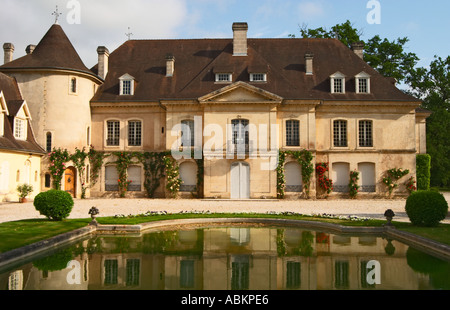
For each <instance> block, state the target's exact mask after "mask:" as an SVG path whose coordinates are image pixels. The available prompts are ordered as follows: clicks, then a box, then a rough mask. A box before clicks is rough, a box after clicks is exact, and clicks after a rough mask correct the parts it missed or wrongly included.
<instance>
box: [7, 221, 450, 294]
mask: <svg viewBox="0 0 450 310" xmlns="http://www.w3.org/2000/svg"><path fill="white" fill-rule="evenodd" d="M0 289H1V290H21V289H22V290H55V289H56V290H61V289H62V290H348V289H350V290H376V289H379V290H436V289H450V262H448V261H444V260H441V259H438V258H435V257H433V256H430V255H427V254H425V253H423V252H421V251H418V250H416V249H414V248H412V247H410V246H408V245H406V244H403V243H401V242H398V241H396V240H388V239H386V238H384V237H380V236H374V235H336V234H331V233H327V232H321V231H313V230H305V229H299V228H279V227H247V226H240V227H229V226H223V227H215V228H195V229H189V228H183V229H182V230H178V231H157V232H148V233H145V234H141V235H136V236H134V235H121V236H117V235H116V236H113V235H94V236H92V237H90V238H88V239H84V240H81V241H79V242H77V243H74V244H72V245H70V246H66V247H64V248H62V249H60V250H58V251H55V252H53V253H48V254H46V255H43V256H41V257H38V258H35V259H33V260H32V261H29V262H23V265H22V266H15V267H13V269H11V270H3V271H0Z"/></svg>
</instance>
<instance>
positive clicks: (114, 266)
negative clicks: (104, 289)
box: [104, 259, 119, 285]
mask: <svg viewBox="0 0 450 310" xmlns="http://www.w3.org/2000/svg"><path fill="white" fill-rule="evenodd" d="M104 268H105V269H104V271H105V281H104V284H105V285H115V284H117V283H118V278H119V263H118V261H117V259H107V260H105V265H104Z"/></svg>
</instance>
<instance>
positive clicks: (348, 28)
mask: <svg viewBox="0 0 450 310" xmlns="http://www.w3.org/2000/svg"><path fill="white" fill-rule="evenodd" d="M300 34H301V36H302V37H303V38H325V39H332V38H334V39H338V40H340V41H341V42H342V43H343V44H345V45H346V46H348V47H349V48H351V47H352V44H353V43H359V42H364V44H365V53H364V60H365V61H366V62H367V63H368V64H369V65H370V66H371V67H372V68H374V69H375V70H377V71H378V72H379V73H380V74H382V75H384V76H386V77H393V78H395V79H396V80H397V81H398V82H403V81H404V80H405V79H407V78H408V77H409V73H410V72H411V71H412V69H413V68H414V67H415V66H416V65H417V63H418V61H419V58H418V57H417V55H416V54H414V53H411V52H406V51H405V48H406V43H408V42H409V39H408V38H406V37H405V38H398V39H397V40H394V41H389V40H388V39H381V37H380V36H379V35H376V36H374V37H373V38H371V39H369V40H367V41H364V40H362V39H361V37H362V35H363V32H362V31H361V30H358V29H356V28H355V27H354V26H353V24H352V23H351V22H350V21H348V20H347V21H346V22H345V23H342V24H337V25H335V26H333V27H331V29H325V28H322V27H320V28H316V29H308V27H307V25H303V26H301V27H300ZM290 37H291V38H294V37H295V35H290Z"/></svg>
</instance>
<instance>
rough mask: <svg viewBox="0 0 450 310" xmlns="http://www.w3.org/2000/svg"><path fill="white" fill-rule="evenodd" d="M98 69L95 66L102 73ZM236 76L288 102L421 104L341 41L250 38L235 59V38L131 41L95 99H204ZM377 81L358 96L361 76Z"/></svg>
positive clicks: (113, 57)
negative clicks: (256, 77)
mask: <svg viewBox="0 0 450 310" xmlns="http://www.w3.org/2000/svg"><path fill="white" fill-rule="evenodd" d="M168 54H170V55H173V56H174V58H175V71H174V72H175V73H174V75H173V76H172V77H167V76H166V55H168ZM306 54H309V55H310V54H313V68H314V72H313V75H307V74H306V72H305V71H306V70H305V67H306V61H305V55H306ZM96 70H97V66H95V67H94V68H92V71H94V72H96ZM220 72H222V73H232V74H233V83H235V82H245V83H249V84H252V85H255V86H256V87H259V88H261V89H263V90H264V91H267V92H270V93H273V94H276V95H277V96H280V97H282V98H284V99H314V100H376V101H378V100H380V101H408V102H416V101H418V100H417V99H416V98H414V97H412V96H409V95H406V94H405V93H404V92H402V91H401V90H399V89H398V88H397V87H396V86H395V84H394V83H393V82H392V79H390V78H385V77H383V76H382V75H381V74H379V73H378V72H377V71H375V70H374V69H373V68H371V67H370V66H369V65H368V64H367V63H366V62H365V61H364V60H362V59H361V58H360V57H359V56H358V55H356V54H355V53H354V52H353V51H352V50H351V49H349V48H348V47H347V46H345V45H344V44H342V43H341V42H340V41H339V40H336V39H291V38H289V39H248V56H233V39H188V40H129V41H127V42H125V43H124V44H123V45H121V46H120V47H119V48H118V49H116V50H115V51H114V52H113V53H111V54H110V57H109V73H108V75H107V77H106V78H105V83H104V84H103V85H102V86H101V87H100V88H99V90H98V92H97V93H96V95H95V96H94V98H93V99H92V101H93V102H95V101H105V102H119V101H120V102H124V101H158V100H164V99H166V100H167V99H173V100H183V99H194V100H196V99H198V98H200V97H202V96H205V95H206V94H209V93H212V92H214V91H217V90H219V89H221V88H223V87H224V85H223V84H221V83H216V82H215V74H216V73H220ZM335 72H342V73H343V74H344V75H345V76H346V80H345V81H346V87H345V89H346V93H345V94H333V93H331V92H330V82H329V81H330V76H331V75H332V74H333V73H335ZM361 72H365V73H367V74H368V75H370V78H371V82H370V83H371V84H370V85H371V93H370V94H358V93H356V90H355V84H356V83H355V76H357V75H358V74H359V73H361ZM125 73H128V74H130V75H132V76H133V77H135V78H136V81H138V82H137V83H136V87H135V92H134V96H131V97H128V98H123V97H121V96H120V95H119V78H120V77H121V76H122V75H124V74H125ZM250 73H267V82H263V83H261V82H250Z"/></svg>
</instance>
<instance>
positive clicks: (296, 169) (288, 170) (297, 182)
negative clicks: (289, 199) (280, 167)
mask: <svg viewBox="0 0 450 310" xmlns="http://www.w3.org/2000/svg"><path fill="white" fill-rule="evenodd" d="M284 170H285V178H286V192H287V193H289V192H291V193H301V192H302V190H303V185H302V168H301V167H300V164H299V163H298V162H296V161H293V162H289V163H287V164H286V165H285V166H284Z"/></svg>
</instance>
